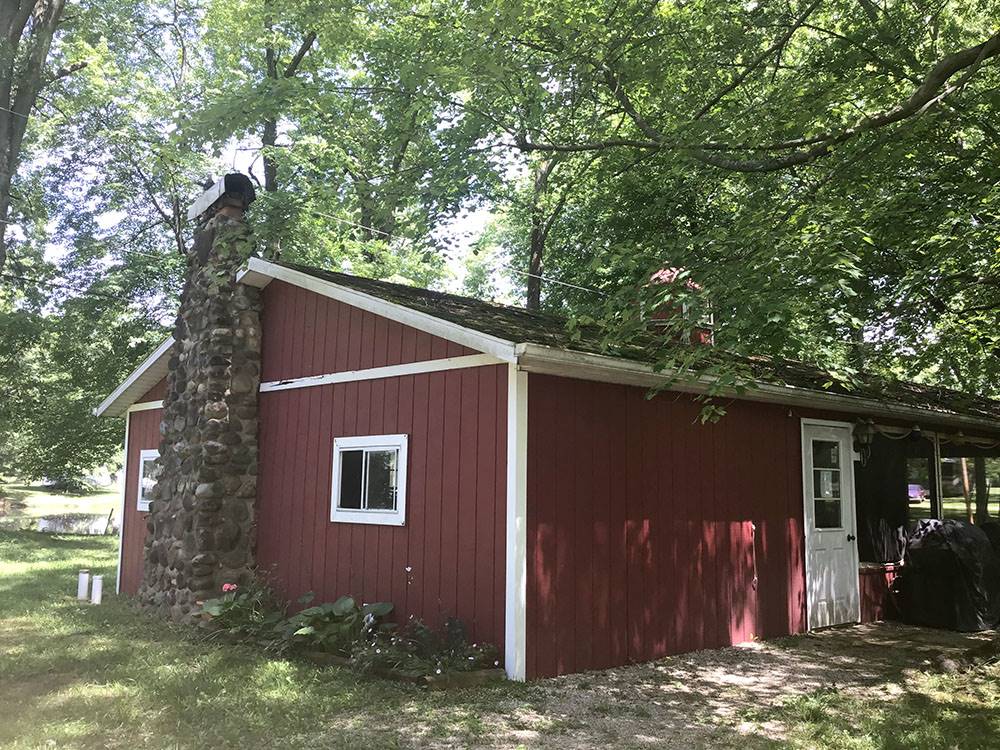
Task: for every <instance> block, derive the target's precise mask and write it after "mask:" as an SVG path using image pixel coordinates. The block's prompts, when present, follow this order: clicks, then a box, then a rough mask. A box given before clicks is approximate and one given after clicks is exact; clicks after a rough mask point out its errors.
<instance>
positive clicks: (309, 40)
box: [284, 31, 316, 78]
mask: <svg viewBox="0 0 1000 750" xmlns="http://www.w3.org/2000/svg"><path fill="white" fill-rule="evenodd" d="M315 41H316V32H315V31H310V32H309V33H308V34H306V36H305V38H304V39H303V40H302V44H300V45H299V49H298V51H297V52H296V53H295V54H294V55H293V56H292V59H291V60H290V61H289V62H288V66H287V67H286V68H285V74H284V75H285V78H291V77H292V76H294V75H295V73H296V72H297V71H298V69H299V65H301V64H302V59H303V58H304V57H305V56H306V55H307V54H308V53H309V50H310V48H311V47H312V46H313V42H315Z"/></svg>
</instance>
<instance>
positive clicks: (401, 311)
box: [236, 258, 516, 362]
mask: <svg viewBox="0 0 1000 750" xmlns="http://www.w3.org/2000/svg"><path fill="white" fill-rule="evenodd" d="M236 279H237V281H240V282H241V283H243V284H247V285H248V286H255V287H258V288H261V289H263V288H264V287H265V286H267V285H268V284H269V283H270V282H271V281H272V280H275V279H276V280H278V281H284V282H286V283H288V284H292V285H294V286H297V287H301V288H303V289H307V290H309V291H311V292H315V293H317V294H321V295H323V296H324V297H329V298H331V299H335V300H337V301H338V302H343V303H344V304H347V305H351V306H353V307H358V308H361V309H362V310H367V311H368V312H370V313H374V314H375V315H380V316H382V317H384V318H388V319H389V320H394V321H396V322H397V323H401V324H403V325H407V326H411V327H413V328H416V329H418V330H421V331H425V332H427V333H429V334H431V335H433V336H439V337H441V338H444V339H448V340H449V341H454V342H455V343H457V344H461V345H462V346H467V347H469V348H470V349H475V350H476V351H480V352H483V353H485V354H491V355H493V356H494V357H496V358H497V359H499V360H502V361H504V362H514V361H516V355H515V352H514V342H513V341H508V340H506V339H502V338H499V337H497V336H491V335H489V334H487V333H482V332H481V331H476V330H473V329H471V328H466V327H465V326H461V325H459V324H457V323H452V322H451V321H448V320H444V319H442V318H438V317H436V316H434V315H431V314H429V313H425V312H421V311H420V310H414V309H413V308H411V307H407V306H406V305H400V304H398V303H396V302H390V301H389V300H386V299H383V298H381V297H376V296H375V295H373V294H367V293H365V292H360V291H358V290H356V289H351V288H349V287H346V286H342V285H340V284H337V283H335V282H332V281H327V280H326V279H321V278H318V277H316V276H311V275H309V274H307V273H302V272H301V271H296V270H295V269H293V268H286V267H285V266H281V265H278V264H277V263H271V262H269V261H266V260H263V259H261V258H251V259H250V260H249V261H248V262H247V265H246V267H245V268H244V269H243V270H241V271H240V272H239V274H237V276H236Z"/></svg>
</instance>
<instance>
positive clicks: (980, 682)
mask: <svg viewBox="0 0 1000 750" xmlns="http://www.w3.org/2000/svg"><path fill="white" fill-rule="evenodd" d="M998 678H1000V670H998V669H997V668H996V667H995V666H994V667H982V668H979V669H977V670H973V671H972V672H970V673H967V674H963V675H949V676H945V675H930V674H925V675H919V676H917V678H916V680H917V682H916V684H915V685H913V686H908V687H905V688H902V689H901V690H900V691H898V694H896V695H892V696H891V697H889V696H886V698H884V699H875V700H873V699H861V698H858V697H854V696H851V695H847V694H844V693H840V692H837V691H835V690H831V689H825V690H817V691H814V692H812V693H809V694H806V695H801V696H796V697H794V698H790V699H788V700H786V701H783V702H782V703H780V704H779V705H776V706H772V707H769V708H766V709H760V710H753V711H748V712H747V714H748V716H747V718H750V719H751V720H753V721H756V722H759V723H762V724H763V723H767V722H778V723H780V724H781V725H783V726H785V727H787V728H788V729H789V741H790V742H791V743H792V744H793V745H794V746H796V747H800V746H805V747H824V748H872V749H873V750H874V749H876V748H878V749H880V750H881V749H885V750H924V749H926V750H932V749H933V750H936V749H937V748H947V747H951V748H958V747H960V748H963V750H964V749H966V748H968V749H969V750H977V749H979V748H982V749H983V750H986V748H996V747H998V746H1000V688H998V682H997V680H998Z"/></svg>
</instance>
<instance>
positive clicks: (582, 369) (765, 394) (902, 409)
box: [517, 344, 1000, 432]
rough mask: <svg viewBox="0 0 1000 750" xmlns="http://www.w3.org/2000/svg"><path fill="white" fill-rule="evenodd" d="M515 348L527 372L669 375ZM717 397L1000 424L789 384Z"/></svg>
mask: <svg viewBox="0 0 1000 750" xmlns="http://www.w3.org/2000/svg"><path fill="white" fill-rule="evenodd" d="M517 350H518V353H519V354H518V364H519V365H520V366H521V367H522V368H524V369H525V370H527V371H528V372H537V373H539V374H544V375H557V376H561V377H568V378H579V379H581V380H596V381H598V382H602V383H618V384H620V385H635V386H641V387H644V388H651V387H655V386H659V385H663V384H664V383H666V382H667V381H668V380H669V378H670V377H671V374H670V372H669V371H667V372H655V371H654V370H653V368H652V367H650V366H649V365H647V364H643V363H641V362H635V361H632V360H625V359H619V358H617V357H608V356H605V355H602V354H587V353H584V352H574V351H568V350H565V349H556V348H553V347H548V346H542V345H539V344H519V345H518V347H517ZM711 385H712V381H711V380H710V379H709V378H697V379H691V380H681V381H678V382H675V383H670V385H669V387H668V390H670V391H680V392H683V393H706V392H707V391H708V390H709V388H710V387H711ZM723 395H726V396H729V397H731V398H735V399H737V400H742V401H759V402H763V403H771V404H784V405H786V406H799V407H804V408H813V409H829V410H830V411H838V412H846V413H849V414H864V415H866V416H881V417H889V418H896V419H904V420H918V421H923V422H926V423H931V424H934V423H937V424H942V425H956V426H962V427H969V428H979V429H985V430H989V431H992V432H996V430H997V428H998V427H1000V421H998V420H994V419H987V418H985V417H973V416H966V415H962V414H954V413H951V412H944V411H935V410H933V409H922V408H919V407H915V406H903V405H899V404H893V403H887V402H884V401H878V400H875V399H871V398H864V397H862V396H849V395H844V394H840V393H824V392H821V391H815V390H811V389H809V388H799V387H796V386H791V385H771V384H767V383H755V384H751V385H748V386H747V387H746V389H744V390H741V391H739V392H737V391H731V392H730V391H726V392H725V393H724V394H723Z"/></svg>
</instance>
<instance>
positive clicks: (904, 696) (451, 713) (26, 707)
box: [0, 531, 1000, 750]
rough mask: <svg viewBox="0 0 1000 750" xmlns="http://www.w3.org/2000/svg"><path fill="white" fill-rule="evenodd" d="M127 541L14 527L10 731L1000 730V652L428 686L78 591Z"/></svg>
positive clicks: (961, 743)
mask: <svg viewBox="0 0 1000 750" xmlns="http://www.w3.org/2000/svg"><path fill="white" fill-rule="evenodd" d="M115 545H116V539H115V538H113V537H78V536H77V537H74V536H53V535H42V534H37V533H34V532H5V531H0V747H3V748H46V747H60V748H61V747H70V748H106V747H107V748H135V747H149V748H168V747H169V748H188V747H191V748H194V747H198V748H201V747H212V748H241V750H248V749H256V748H264V747H283V748H317V747H324V748H325V747H332V748H339V747H343V748H360V747H372V748H393V747H426V746H447V747H470V746H488V747H518V746H524V747H558V748H576V747H602V746H608V747H616V748H618V747H627V748H639V747H651V746H652V747H664V746H672V747H690V746H697V747H720V748H741V749H742V750H749V749H750V748H774V747H792V748H818V747H823V748H852V749H854V748H865V749H867V748H872V749H873V750H874V749H875V748H897V747H898V748H904V747H905V748H948V747H959V748H987V747H993V748H995V747H998V746H1000V668H998V667H996V666H992V667H982V668H978V669H976V670H974V671H972V672H968V673H964V674H960V675H955V676H945V675H932V674H925V673H915V674H914V675H912V677H910V678H907V680H906V681H905V684H903V685H896V686H894V690H895V693H894V694H893V695H891V696H890V697H888V698H887V697H886V696H887V692H886V690H885V689H884V687H883V686H876V687H875V688H867V687H866V688H865V689H864V690H862V691H860V692H859V691H858V690H854V691H844V690H841V691H838V690H833V689H829V688H824V689H822V690H812V691H810V692H807V693H806V694H804V695H799V696H792V695H781V696H780V698H779V699H778V700H775V701H773V702H771V703H766V702H765V703H760V704H759V703H758V702H757V701H753V700H751V699H750V698H749V697H748V696H749V694H748V693H744V692H740V688H739V685H738V683H734V685H736V687H733V688H732V689H730V688H726V687H725V685H722V686H721V687H720V688H719V690H717V691H714V692H713V691H710V690H700V689H694V690H692V689H691V686H690V683H689V684H687V685H685V684H680V681H678V680H677V679H676V678H668V677H666V676H664V677H657V676H656V675H666V674H668V673H669V672H670V670H671V669H672V668H673V667H671V665H672V664H679V663H681V662H682V660H683V659H684V657H677V658H676V660H670V659H668V660H664V661H663V662H660V663H658V665H665V666H662V667H661V666H656V667H655V668H650V667H645V668H643V667H636V668H625V669H621V670H615V671H614V672H613V673H595V674H593V675H583V676H579V675H578V676H572V677H566V678H560V679H557V680H545V681H540V682H537V683H532V684H529V685H518V684H504V685H499V686H491V687H484V688H477V689H474V690H466V691H458V692H449V693H429V692H425V691H423V690H422V689H420V688H416V687H412V686H407V685H399V684H396V683H390V682H385V681H380V680H376V679H368V678H359V677H356V676H355V675H354V674H353V673H352V672H350V671H348V670H345V669H340V668H329V669H325V670H321V669H317V668H315V667H313V666H311V665H307V664H303V663H298V662H296V661H292V660H286V659H272V658H269V657H268V656H267V655H266V654H264V653H261V652H260V651H258V650H256V649H254V648H250V647H243V646H234V645H226V644H220V643H212V642H206V641H204V640H203V639H200V638H198V637H197V635H196V634H195V633H194V631H192V630H189V629H184V628H178V627H174V626H170V625H168V624H166V623H163V622H160V621H158V620H153V619H150V618H147V617H145V616H144V615H141V614H139V613H138V612H136V611H135V610H134V609H132V608H131V606H130V605H129V604H128V602H127V601H124V600H116V598H115V597H114V596H113V595H112V596H108V597H106V599H105V604H104V605H102V606H100V607H91V606H89V605H81V604H78V603H77V602H76V601H75V599H74V598H73V596H72V593H73V592H74V591H75V574H76V571H77V570H78V569H79V568H81V567H88V568H91V569H92V570H94V571H95V572H98V573H103V574H104V575H105V576H106V578H105V580H106V581H109V585H108V588H109V589H112V590H113V583H110V582H112V581H113V580H114V579H113V574H114V564H115V555H116V546H115ZM786 640H788V641H790V642H794V641H795V640H796V639H786ZM777 648H779V649H780V648H784V646H778V647H777ZM730 651H732V650H730ZM703 653H705V654H710V653H715V652H703ZM733 658H736V659H739V658H741V657H739V656H738V655H736V656H735V657H733ZM695 661H697V660H695ZM696 669H698V668H697V667H696ZM658 670H659V671H658ZM650 675H652V677H650ZM657 680H660V681H659V682H657ZM609 685H610V686H611V687H609ZM782 689H783V688H782ZM727 690H728V691H729V692H727ZM640 691H644V692H640ZM706 695H707V696H708V697H710V698H711V701H710V702H709V701H705V698H706ZM684 696H687V698H685V697H684ZM683 700H701V701H702V702H701V703H699V704H698V705H699V706H700V708H699V709H698V710H694V709H693V708H692V707H693V706H694V705H695V704H693V703H690V704H687V705H685V704H683V703H680V704H678V703H677V701H683ZM722 704H726V706H725V709H726V710H720V708H719V707H720V706H721V705H722ZM678 707H679V708H680V709H681V710H678Z"/></svg>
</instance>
